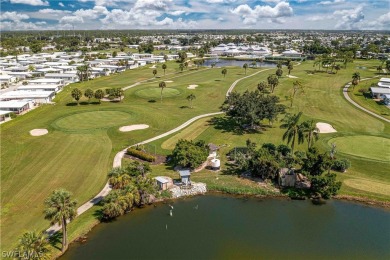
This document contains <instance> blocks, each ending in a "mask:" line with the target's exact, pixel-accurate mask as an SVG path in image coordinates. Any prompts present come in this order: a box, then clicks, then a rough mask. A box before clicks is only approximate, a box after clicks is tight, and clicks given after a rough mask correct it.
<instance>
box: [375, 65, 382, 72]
mask: <svg viewBox="0 0 390 260" xmlns="http://www.w3.org/2000/svg"><path fill="white" fill-rule="evenodd" d="M376 71H378V74H381V73H382V71H383V67H382V65H380V66H378V67H376Z"/></svg>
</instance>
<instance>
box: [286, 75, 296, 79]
mask: <svg viewBox="0 0 390 260" xmlns="http://www.w3.org/2000/svg"><path fill="white" fill-rule="evenodd" d="M287 77H289V78H290V79H297V78H298V77H296V76H293V75H287Z"/></svg>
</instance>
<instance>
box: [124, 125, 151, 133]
mask: <svg viewBox="0 0 390 260" xmlns="http://www.w3.org/2000/svg"><path fill="white" fill-rule="evenodd" d="M146 128H149V126H148V125H126V126H122V127H121V128H119V131H121V132H130V131H134V130H141V129H146Z"/></svg>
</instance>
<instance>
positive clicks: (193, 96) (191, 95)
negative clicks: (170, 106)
mask: <svg viewBox="0 0 390 260" xmlns="http://www.w3.org/2000/svg"><path fill="white" fill-rule="evenodd" d="M194 99H196V96H195V95H194V94H190V95H189V96H188V97H187V100H188V101H190V107H191V108H192V101H193V100H194Z"/></svg>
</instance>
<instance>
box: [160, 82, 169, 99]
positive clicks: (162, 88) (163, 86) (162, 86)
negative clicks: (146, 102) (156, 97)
mask: <svg viewBox="0 0 390 260" xmlns="http://www.w3.org/2000/svg"><path fill="white" fill-rule="evenodd" d="M158 87H159V88H161V96H160V97H161V102H162V98H163V90H164V88H166V87H167V84H166V83H165V82H164V81H162V82H160V83H159V84H158Z"/></svg>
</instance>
